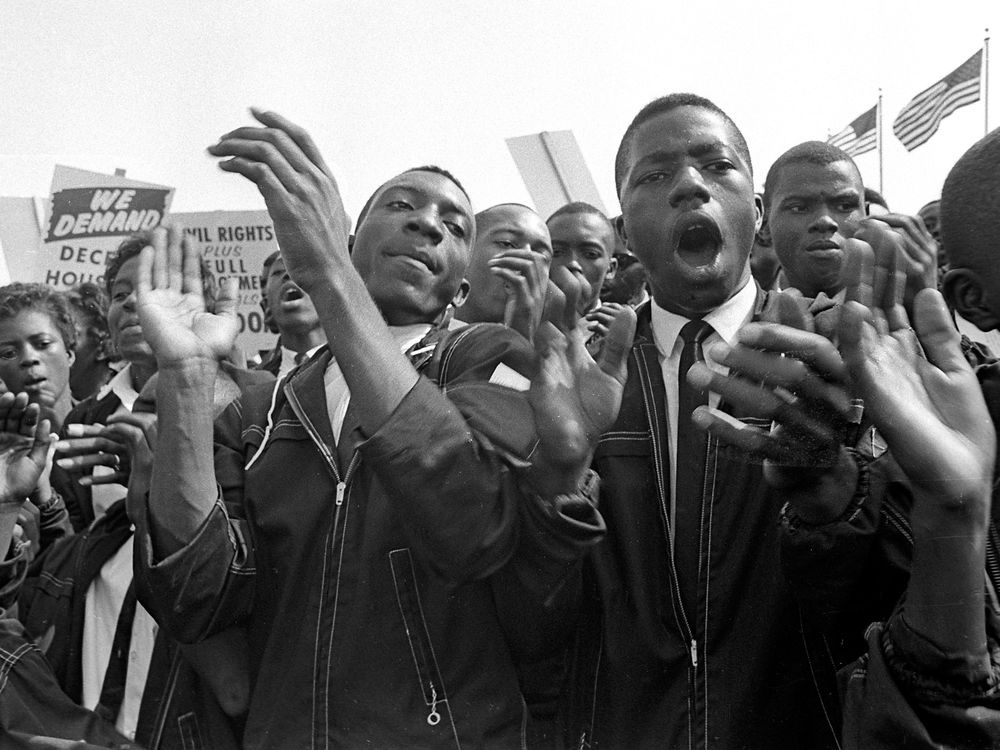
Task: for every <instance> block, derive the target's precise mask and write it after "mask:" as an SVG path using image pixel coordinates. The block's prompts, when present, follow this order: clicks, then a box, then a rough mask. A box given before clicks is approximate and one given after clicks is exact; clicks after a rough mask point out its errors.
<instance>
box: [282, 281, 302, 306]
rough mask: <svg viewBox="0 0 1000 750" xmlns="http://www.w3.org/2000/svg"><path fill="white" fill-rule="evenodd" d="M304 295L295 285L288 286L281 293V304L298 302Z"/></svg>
mask: <svg viewBox="0 0 1000 750" xmlns="http://www.w3.org/2000/svg"><path fill="white" fill-rule="evenodd" d="M305 296H306V294H305V292H303V291H302V290H301V289H299V287H298V286H297V285H296V284H290V285H289V286H287V287H285V288H284V290H282V292H281V301H282V302H294V301H295V300H300V299H302V298H303V297H305Z"/></svg>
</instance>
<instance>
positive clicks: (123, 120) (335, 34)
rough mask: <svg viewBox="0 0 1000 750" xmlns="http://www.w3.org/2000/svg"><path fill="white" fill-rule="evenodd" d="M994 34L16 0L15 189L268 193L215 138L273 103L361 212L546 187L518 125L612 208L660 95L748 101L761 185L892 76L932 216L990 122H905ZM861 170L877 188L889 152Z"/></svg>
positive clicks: (826, 23) (8, 125) (919, 23)
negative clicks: (931, 125)
mask: <svg viewBox="0 0 1000 750" xmlns="http://www.w3.org/2000/svg"><path fill="white" fill-rule="evenodd" d="M833 13H837V14H838V15H837V16H834V15H832V14H833ZM985 27H990V28H991V29H993V31H994V34H996V32H1000V2H997V1H996V0H952V1H951V2H947V3H943V2H934V3H931V2H927V0H910V2H895V1H892V2H890V1H888V0H885V1H882V2H880V1H879V0H868V2H857V3H840V4H839V5H837V4H831V3H823V4H819V3H815V4H812V3H806V2H804V1H803V0H799V1H797V2H771V3H763V2H756V3H755V2H746V0H717V1H716V2H714V3H707V2H697V1H696V0H684V1H683V2H678V0H654V1H652V2H627V1H626V2H622V1H621V0H619V1H618V2H607V3H604V2H584V1H582V0H578V2H573V3H570V2H566V3H562V2H549V1H548V0H533V1H527V2H525V1H522V0H504V1H503V2H461V0H451V1H450V2H441V1H440V0H420V1H419V2H412V3H392V2H383V3H375V2H343V1H341V2H302V1H300V2H290V1H287V0H286V1H285V2H278V1H277V0H274V1H272V2H259V1H252V0H243V1H242V2H208V1H206V0H199V1H197V2H193V1H192V0H172V1H171V2H158V3H152V2H102V1H101V0H89V1H88V2H78V1H77V0H60V1H59V2H51V3H40V2H38V0H31V1H30V2H28V1H24V0H4V2H3V3H2V4H0V29H2V30H3V39H4V41H3V44H2V45H0V76H2V81H3V86H2V89H0V90H2V106H0V195H22V196H24V195H47V194H48V192H49V187H50V183H51V179H52V168H53V166H54V165H55V164H56V163H61V164H67V165H69V166H75V167H80V168H83V169H91V170H94V171H100V172H111V171H113V170H114V169H115V168H116V167H123V168H126V169H127V171H128V176H129V177H133V178H135V179H139V180H147V181H150V182H157V183H161V184H165V185H170V186H173V187H175V188H176V189H177V192H176V194H175V197H174V203H173V210H174V211H198V210H213V209H257V208H262V207H263V201H262V199H261V198H260V196H259V194H258V193H257V192H256V188H254V187H253V186H252V185H250V184H249V183H245V182H244V181H242V178H239V177H237V176H234V175H229V174H225V173H222V172H220V171H219V170H218V169H217V167H216V166H215V165H214V163H213V160H212V159H210V158H209V157H208V156H207V155H206V154H205V152H204V148H205V147H206V146H208V145H209V144H210V143H212V142H213V141H214V140H215V139H217V138H218V136H220V135H222V134H223V133H225V132H227V131H228V130H231V129H232V128H234V127H236V126H238V125H241V124H245V123H247V122H248V121H249V118H248V115H247V114H246V107H247V106H248V105H250V104H255V105H258V106H262V107H265V108H269V109H274V110H277V111H279V112H281V113H283V114H285V115H286V116H287V117H289V118H290V119H292V120H294V121H296V122H298V123H300V124H302V125H304V126H306V127H307V128H308V129H309V130H310V131H311V132H312V133H313V135H314V137H315V138H316V140H317V141H318V143H319V145H320V147H321V149H322V151H323V152H324V154H325V155H326V157H327V161H328V162H329V163H330V164H331V165H332V166H333V167H334V168H335V169H336V172H337V177H338V180H339V182H340V185H341V188H342V190H343V192H344V199H345V204H346V206H347V209H348V211H349V212H350V213H351V214H352V215H356V213H357V211H358V209H359V208H360V206H361V204H362V203H363V202H364V199H365V198H366V197H367V195H368V193H370V192H371V191H372V190H373V189H374V188H375V187H376V186H377V185H378V184H379V183H380V182H382V181H383V180H384V179H386V178H388V177H390V176H392V175H393V174H396V173H397V172H399V171H401V170H403V169H405V168H407V167H411V166H416V165H418V164H424V163H436V164H440V165H441V166H444V167H447V168H448V169H450V170H452V171H453V172H454V173H455V174H456V175H457V176H458V177H459V179H461V180H462V181H463V182H464V183H465V185H466V187H467V188H468V189H469V191H470V193H471V194H472V198H473V201H474V203H475V205H476V206H477V208H484V207H486V206H488V205H492V204H494V203H498V202H501V201H521V202H530V199H529V197H528V194H527V191H526V189H525V188H524V185H523V184H522V183H521V180H520V177H519V175H518V172H517V169H516V168H515V166H514V163H513V161H512V159H511V158H510V155H509V153H508V151H507V148H506V144H505V143H504V138H507V137H511V136H517V135H524V134H528V133H533V132H538V131H541V130H562V129H571V130H573V131H574V133H575V134H576V138H577V141H578V142H579V144H580V147H581V149H582V151H583V154H584V157H585V158H586V160H587V162H588V164H589V166H590V169H591V171H592V173H593V175H594V179H595V181H596V182H597V185H598V189H599V191H600V192H601V194H602V196H603V197H604V200H605V203H606V205H607V206H608V207H609V209H617V205H618V203H617V200H616V198H615V194H614V184H613V161H614V154H615V150H616V149H617V146H618V142H619V139H620V137H621V134H622V132H623V131H624V129H625V127H626V126H627V124H628V122H629V120H630V119H631V118H632V116H633V115H634V114H635V113H636V112H637V111H638V109H639V108H640V107H641V106H642V105H643V104H645V103H646V102H647V101H649V100H651V99H654V98H656V97H657V96H660V95H662V94H665V93H670V92H673V91H693V92H695V93H698V94H701V95H704V96H707V97H709V98H710V99H713V100H714V101H715V102H716V103H717V104H719V105H720V106H721V107H722V108H723V109H725V110H726V111H727V112H729V114H730V115H731V116H732V117H733V119H734V120H735V121H736V122H737V124H738V125H739V126H740V127H741V129H742V130H743V132H744V134H745V135H746V138H747V141H748V142H749V144H750V149H751V153H752V155H753V159H754V163H755V165H756V174H755V176H756V180H757V183H758V184H760V183H762V182H763V178H764V174H765V173H766V171H767V167H768V166H769V165H770V163H771V162H772V161H773V160H774V159H775V158H776V157H777V156H778V155H779V154H780V153H781V152H782V151H784V150H785V149H787V148H788V147H790V146H792V145H795V144H796V143H799V142H801V141H804V140H809V139H825V138H826V137H827V135H828V134H829V133H830V132H836V131H839V130H840V129H842V128H843V127H845V126H846V125H847V124H848V123H849V122H850V121H851V120H853V119H854V118H855V117H857V116H858V115H859V114H861V113H862V112H863V111H864V110H866V109H867V108H869V107H870V106H872V105H873V104H874V103H875V100H876V97H877V93H878V88H879V86H881V87H882V88H883V97H884V105H885V118H884V120H885V128H886V131H887V132H886V134H885V138H884V141H885V154H884V159H885V182H884V192H885V194H886V196H887V198H888V199H889V202H890V205H892V206H893V208H894V209H897V210H903V211H909V212H913V211H916V209H917V208H918V207H919V206H921V205H922V204H923V203H925V202H926V201H927V200H929V199H931V198H933V197H937V195H938V193H939V191H940V186H941V183H942V181H943V180H944V177H945V175H946V174H947V171H948V169H949V167H950V166H951V164H952V163H954V161H955V160H956V159H957V158H958V157H959V156H960V155H961V154H962V152H963V151H964V150H965V149H966V148H967V147H968V146H969V145H971V144H972V143H973V142H974V141H975V140H976V139H978V138H980V137H981V136H982V135H983V104H982V102H979V103H977V104H974V105H972V106H970V107H966V108H964V109H961V110H959V111H958V112H957V113H956V114H954V115H952V116H951V117H949V118H947V119H946V120H945V121H944V123H943V124H942V126H941V129H940V131H939V132H938V133H937V135H936V136H934V137H933V138H932V139H931V140H930V142H928V143H927V144H925V145H924V146H921V147H920V148H918V149H917V150H916V151H914V152H913V153H912V154H908V153H907V152H906V151H905V149H903V147H902V145H901V144H900V143H899V142H898V141H897V140H896V139H895V137H894V136H893V135H892V134H891V122H892V119H893V118H894V117H895V116H896V113H897V112H898V111H899V109H900V108H901V107H902V106H903V105H905V103H906V102H907V101H908V100H909V99H910V98H911V97H913V96H914V95H915V94H917V93H918V92H919V91H921V90H922V89H924V88H926V87H928V86H930V85H931V84H932V83H934V82H935V81H936V80H938V79H939V78H941V77H943V76H944V75H946V74H947V73H949V72H950V71H951V70H953V69H954V68H955V67H957V66H958V65H959V64H961V63H962V62H963V61H965V59H966V58H968V57H969V56H970V55H971V54H973V53H974V52H975V51H976V49H977V48H978V47H979V46H980V45H981V44H982V40H983V36H984V28H985ZM997 35H998V36H1000V34H997ZM992 46H993V50H991V53H992V57H993V59H992V60H991V64H990V73H991V78H992V82H991V88H992V89H993V90H994V92H995V93H994V96H993V99H994V101H992V102H991V105H992V106H991V107H990V109H991V117H990V124H991V126H993V127H998V126H1000V106H998V105H997V102H996V99H997V98H1000V88H998V86H997V85H992V83H1000V65H998V64H997V62H996V60H997V59H998V57H1000V45H998V44H996V43H995V42H994V43H993V45H992ZM858 163H859V166H860V167H861V170H862V173H863V174H864V177H865V181H866V183H868V184H870V185H872V186H874V187H878V163H877V159H876V157H875V154H874V153H871V154H866V155H864V156H862V157H860V158H859V160H858Z"/></svg>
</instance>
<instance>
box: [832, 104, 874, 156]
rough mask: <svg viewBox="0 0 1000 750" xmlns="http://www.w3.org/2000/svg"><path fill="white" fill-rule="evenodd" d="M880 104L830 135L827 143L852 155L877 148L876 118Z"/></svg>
mask: <svg viewBox="0 0 1000 750" xmlns="http://www.w3.org/2000/svg"><path fill="white" fill-rule="evenodd" d="M877 112H878V105H875V106H874V107H872V108H871V109H869V110H868V111H867V112H865V113H864V114H862V115H859V116H858V117H857V118H855V119H854V120H853V121H852V122H851V124H850V125H848V126H847V127H846V128H844V129H843V130H841V131H840V132H839V133H837V134H835V135H832V136H830V138H828V139H827V143H829V144H830V145H831V146H836V147H837V148H839V149H843V150H844V151H845V152H847V154H848V155H850V156H860V155H861V154H866V153H868V152H869V151H873V150H874V149H875V139H876V129H875V119H876V115H877Z"/></svg>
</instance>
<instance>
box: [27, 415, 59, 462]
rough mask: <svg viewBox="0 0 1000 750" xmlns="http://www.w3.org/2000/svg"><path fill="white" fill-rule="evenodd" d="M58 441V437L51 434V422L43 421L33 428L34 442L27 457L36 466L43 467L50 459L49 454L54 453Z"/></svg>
mask: <svg viewBox="0 0 1000 750" xmlns="http://www.w3.org/2000/svg"><path fill="white" fill-rule="evenodd" d="M58 439H59V436H58V435H55V434H53V433H52V422H51V421H50V420H48V419H43V420H42V421H41V422H39V423H38V427H36V428H35V440H34V442H33V443H32V444H31V450H30V451H29V452H28V456H29V457H30V458H31V460H32V461H34V462H35V463H36V464H37V465H38V466H42V467H44V466H45V465H46V463H47V462H48V461H49V460H50V459H51V454H52V453H54V452H55V449H56V441H57V440H58Z"/></svg>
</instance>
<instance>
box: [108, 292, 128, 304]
mask: <svg viewBox="0 0 1000 750" xmlns="http://www.w3.org/2000/svg"><path fill="white" fill-rule="evenodd" d="M127 299H128V292H115V293H114V294H113V295H112V296H111V301H112V302H116V303H118V304H119V305H120V304H122V303H123V302H124V301H125V300H127Z"/></svg>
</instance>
